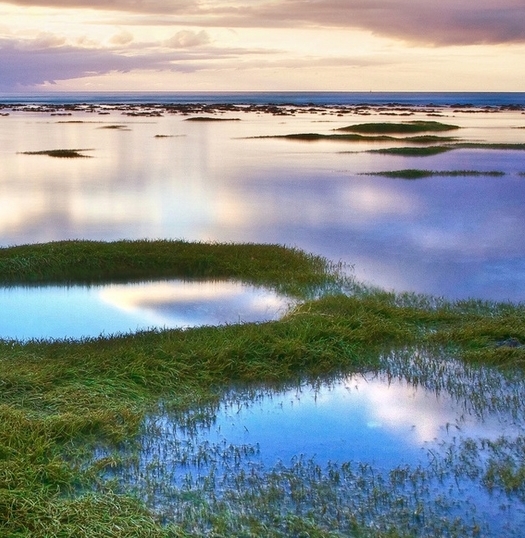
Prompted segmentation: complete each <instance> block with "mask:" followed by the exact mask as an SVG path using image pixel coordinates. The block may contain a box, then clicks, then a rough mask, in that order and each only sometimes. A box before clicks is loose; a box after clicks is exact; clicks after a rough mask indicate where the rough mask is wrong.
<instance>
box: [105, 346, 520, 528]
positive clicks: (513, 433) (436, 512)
mask: <svg viewBox="0 0 525 538" xmlns="http://www.w3.org/2000/svg"><path fill="white" fill-rule="evenodd" d="M409 354H410V353H409V352H406V353H404V354H402V356H401V355H398V356H392V357H388V358H387V359H388V360H387V364H388V365H392V368H391V370H390V371H388V370H385V371H383V372H382V373H379V374H376V373H365V374H356V375H351V376H348V377H344V378H341V379H338V380H335V381H331V382H326V383H318V384H316V385H315V386H312V385H309V384H301V385H300V386H296V387H293V388H290V389H286V390H281V391H275V390H272V389H268V390H265V389H260V390H257V389H256V390H250V389H247V390H245V391H243V390H241V389H235V390H232V391H231V392H229V393H228V394H226V395H225V396H224V397H223V399H222V400H221V401H220V402H219V403H218V404H217V405H216V406H212V407H210V408H207V409H206V408H203V409H198V410H197V411H198V412H196V413H195V414H192V413H188V414H170V413H163V412H161V413H160V414H159V415H157V416H151V417H149V418H148V419H147V421H146V423H145V425H144V432H143V436H142V439H141V448H140V450H139V453H138V455H137V454H136V453H135V452H133V453H134V454H135V455H134V456H133V457H132V458H131V460H130V461H131V464H130V466H126V465H124V466H123V467H121V468H119V470H118V472H117V473H116V474H115V473H114V472H110V475H112V476H114V477H115V478H117V479H119V480H120V481H121V483H122V485H123V487H124V488H125V489H126V490H128V489H129V488H130V487H131V488H132V489H135V490H136V492H137V494H138V495H139V496H141V497H143V498H144V499H145V500H146V501H147V502H148V504H150V506H152V507H156V508H157V509H158V510H160V511H161V512H162V513H163V514H164V515H166V517H168V520H169V519H174V520H176V521H181V520H184V518H185V517H186V516H185V514H184V510H185V509H186V508H185V507H186V501H185V499H188V498H190V497H191V498H193V499H195V498H201V499H202V501H201V502H202V503H205V502H209V503H211V504H213V503H216V502H218V501H217V499H220V498H221V497H222V496H223V495H225V496H226V497H227V499H228V500H227V503H228V506H229V508H228V509H229V510H233V511H235V510H236V509H238V510H240V511H242V510H252V509H253V506H251V505H250V503H253V497H252V496H253V495H255V496H256V497H257V496H259V495H263V496H264V495H267V494H268V489H267V488H270V489H271V488H272V487H274V488H277V490H278V491H281V493H282V496H281V497H280V502H281V503H282V506H280V507H277V508H276V509H277V510H281V509H283V507H284V506H286V508H287V509H290V510H292V511H297V513H300V512H301V511H302V510H306V511H307V510H308V508H309V507H311V506H312V503H313V506H314V507H315V509H316V518H317V520H318V521H324V519H323V517H324V511H325V510H326V511H327V513H331V510H336V509H337V510H336V511H338V510H342V512H341V513H340V516H341V514H342V513H346V514H351V516H350V519H351V518H352V517H354V516H355V517H356V518H357V519H359V518H363V520H364V521H367V522H370V521H371V520H372V521H374V522H375V524H377V525H378V526H379V527H378V528H382V527H384V526H385V525H389V524H390V525H391V524H393V522H394V521H398V520H399V525H400V526H399V527H398V530H399V529H403V530H406V531H407V532H408V534H410V532H413V535H414V536H416V535H417V536H419V535H421V536H427V535H430V534H425V533H424V532H422V529H423V527H421V522H422V521H424V522H425V525H432V524H436V522H437V524H438V529H439V530H436V531H435V533H436V534H435V535H448V534H447V533H446V532H445V531H444V527H439V525H441V524H443V522H444V521H448V522H449V523H450V524H452V522H453V521H455V523H454V524H461V525H463V524H464V525H465V528H468V527H469V525H470V526H471V528H472V526H473V525H474V524H476V525H479V526H480V528H481V530H482V535H483V536H502V535H508V536H519V533H518V534H515V533H514V534H513V532H514V531H517V530H518V529H520V528H522V524H524V523H525V511H524V508H525V504H524V502H525V491H524V488H523V485H521V486H518V487H517V488H516V489H515V490H514V491H508V492H505V488H504V487H503V486H502V484H499V483H498V482H497V480H495V479H494V478H492V479H491V480H492V481H490V480H489V479H488V477H489V476H491V473H493V471H494V469H497V468H498V466H502V467H505V466H506V468H515V469H519V467H520V465H522V463H523V450H524V445H523V441H524V439H525V403H524V402H523V399H522V398H516V397H515V395H517V394H518V395H519V394H523V392H524V391H525V379H524V378H523V375H521V374H518V373H508V375H507V374H505V375H504V374H502V373H500V372H498V371H495V370H492V369H490V368H484V369H475V368H472V367H469V366H466V365H464V364H462V363H459V362H456V361H453V360H451V359H447V358H446V357H441V358H438V357H428V356H426V355H424V354H421V353H417V352H414V363H415V369H414V370H413V371H412V381H407V379H406V378H405V377H404V376H403V375H401V372H400V371H399V368H400V367H401V364H403V365H405V366H404V367H405V369H406V373H408V371H409V366H408V365H409V361H408V360H407V357H408V355H409ZM431 362H432V363H439V367H435V368H432V367H430V368H428V369H427V370H426V372H427V376H426V378H422V379H419V380H417V379H416V378H417V367H418V365H419V366H420V367H423V365H424V364H425V363H426V364H430V363H431ZM441 376H443V377H444V378H445V382H443V381H442V380H441V379H440V378H441ZM478 382H481V383H483V384H484V386H485V388H486V389H487V390H486V391H485V392H484V393H479V392H478V390H477V389H478V387H477V385H476V383H478ZM473 383H474V385H473ZM100 455H101V456H102V455H103V454H102V453H100ZM124 461H125V460H124ZM294 484H295V485H296V486H297V487H298V488H299V487H302V488H304V489H303V494H302V496H300V495H299V493H298V492H295V493H294V487H295V486H294ZM299 484H302V486H299ZM290 488H291V489H290ZM286 491H289V494H290V497H288V496H287V494H285V493H284V492H286ZM306 492H307V493H306ZM294 496H296V498H294ZM174 499H176V501H175V500H174ZM250 499H251V500H250ZM298 499H299V500H298ZM331 499H332V500H331ZM378 499H381V502H380V503H378V502H377V500H378ZM332 502H333V503H334V506H330V505H331V503H332ZM236 503H238V504H236ZM243 503H247V504H246V505H244V504H243ZM325 503H326V504H327V505H328V506H326V505H325ZM203 506H204V504H203ZM243 506H244V508H243ZM343 507H346V508H343ZM345 510H346V512H345ZM418 514H419V515H418ZM344 517H345V516H341V518H342V519H341V520H339V523H340V524H341V525H342V523H341V521H343V520H344ZM456 517H457V518H458V519H457V520H456V519H455V518H456ZM392 518H393V519H392ZM425 528H426V527H425ZM341 530H342V531H344V527H342V528H341ZM456 530H457V529H456ZM427 531H428V529H427ZM462 532H464V529H463V528H462ZM419 533H421V534H419ZM410 535H412V534H410ZM458 535H460V536H464V535H465V534H462V533H461V532H460V533H459V534H458Z"/></svg>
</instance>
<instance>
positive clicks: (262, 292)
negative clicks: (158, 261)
mask: <svg viewBox="0 0 525 538" xmlns="http://www.w3.org/2000/svg"><path fill="white" fill-rule="evenodd" d="M291 304H292V300H291V299H289V298H286V297H283V296H280V295H278V294H276V293H274V292H272V291H270V290H268V289H264V288H257V287H254V286H248V285H245V284H242V283H239V282H232V281H226V282H222V281H216V282H197V281H182V280H168V281H162V282H145V283H144V282H142V283H134V284H108V285H104V286H102V285H101V286H89V287H87V286H68V287H64V286H39V287H36V286H35V287H8V288H0V338H4V339H18V340H27V339H32V338H36V339H40V338H55V339H56V338H85V337H98V336H100V335H106V336H107V335H111V334H117V333H130V332H133V331H137V330H147V329H152V328H153V329H159V328H160V329H162V328H187V327H194V326H200V325H221V324H225V323H242V322H256V321H268V320H272V319H278V318H279V317H281V316H282V315H283V314H284V313H285V312H286V311H287V309H288V308H289V306H290V305H291Z"/></svg>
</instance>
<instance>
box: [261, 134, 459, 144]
mask: <svg viewBox="0 0 525 538" xmlns="http://www.w3.org/2000/svg"><path fill="white" fill-rule="evenodd" d="M251 138H283V139H287V140H299V141H303V142H317V141H319V140H335V141H340V142H393V141H396V142H399V141H403V142H408V143H412V144H435V143H439V142H441V143H444V142H452V141H454V140H456V138H454V137H446V136H433V135H422V136H408V137H404V138H398V137H395V136H389V135H363V134H356V133H346V134H322V133H292V134H286V135H266V136H255V137H251Z"/></svg>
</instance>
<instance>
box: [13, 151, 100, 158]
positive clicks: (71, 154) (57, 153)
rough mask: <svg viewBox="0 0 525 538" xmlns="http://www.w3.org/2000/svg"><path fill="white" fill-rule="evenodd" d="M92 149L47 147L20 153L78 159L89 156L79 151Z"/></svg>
mask: <svg viewBox="0 0 525 538" xmlns="http://www.w3.org/2000/svg"><path fill="white" fill-rule="evenodd" d="M84 151H92V150H90V149H49V150H43V151H23V152H21V153H22V155H47V156H48V157H57V158H60V159H78V158H82V159H84V158H90V155H82V153H81V152H84Z"/></svg>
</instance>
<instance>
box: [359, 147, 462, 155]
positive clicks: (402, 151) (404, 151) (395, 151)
mask: <svg viewBox="0 0 525 538" xmlns="http://www.w3.org/2000/svg"><path fill="white" fill-rule="evenodd" d="M453 149H454V148H453V147H452V146H428V147H422V148H418V147H415V148H412V147H401V148H385V149H372V150H369V152H368V153H381V154H384V155H399V156H401V157H429V156H431V155H439V154H441V153H446V152H447V151H451V150H453Z"/></svg>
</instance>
